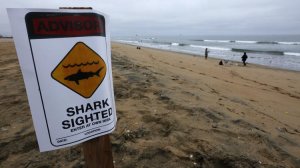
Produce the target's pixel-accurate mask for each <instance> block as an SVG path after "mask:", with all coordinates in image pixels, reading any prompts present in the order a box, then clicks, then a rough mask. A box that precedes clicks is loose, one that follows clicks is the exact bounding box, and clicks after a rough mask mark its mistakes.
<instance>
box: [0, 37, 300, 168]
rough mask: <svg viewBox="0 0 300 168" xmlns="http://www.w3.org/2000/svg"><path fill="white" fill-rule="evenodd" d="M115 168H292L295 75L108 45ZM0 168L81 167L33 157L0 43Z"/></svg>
mask: <svg viewBox="0 0 300 168" xmlns="http://www.w3.org/2000/svg"><path fill="white" fill-rule="evenodd" d="M112 62H113V76H114V88H115V96H116V104H117V116H118V123H117V129H116V131H115V132H114V133H113V134H112V135H111V139H112V147H113V155H114V160H115V167H120V168H121V167H122V168H123V167H128V168H133V167H149V168H152V167H160V168H161V167H166V168H169V167H170V168H171V167H172V168H174V167H241V168H242V167H243V168H244V167H245V168H246V167H300V122H299V121H300V111H299V109H300V72H293V71H285V70H277V69H270V68H266V67H262V66H257V65H251V64H249V65H247V66H246V67H243V66H242V64H241V63H235V62H233V63H227V64H225V65H224V66H219V65H218V62H219V61H218V60H215V59H208V60H205V59H204V58H203V57H198V56H192V55H185V54H179V53H173V52H166V51H159V50H153V49H147V48H142V49H141V50H137V49H136V47H135V46H129V45H123V44H118V43H113V45H112ZM0 65H1V66H0V72H1V74H0V80H1V82H0V89H1V92H0V105H1V111H0V118H2V120H1V122H0V132H1V134H0V167H28V168H29V167H83V166H84V160H83V157H82V151H81V148H80V146H74V147H71V148H65V149H62V150H56V151H51V152H45V153H39V151H38V149H37V143H36V138H35V133H34V129H33V125H32V120H31V114H30V111H29V107H28V103H27V97H26V93H25V88H24V83H23V79H22V75H21V73H20V68H19V65H18V61H17V57H16V53H15V48H14V45H13V43H12V42H11V41H0Z"/></svg>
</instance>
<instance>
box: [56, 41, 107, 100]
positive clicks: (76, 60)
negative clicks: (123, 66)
mask: <svg viewBox="0 0 300 168" xmlns="http://www.w3.org/2000/svg"><path fill="white" fill-rule="evenodd" d="M105 74H106V65H105V62H104V60H103V59H102V58H101V56H100V55H98V54H97V53H96V52H95V51H93V50H92V49H91V48H89V47H88V46H87V45H86V44H84V43H83V42H78V43H76V44H75V45H74V47H73V48H72V49H71V50H70V52H69V53H68V54H67V55H66V56H65V57H64V59H63V60H62V61H61V62H60V63H59V64H58V66H57V67H56V68H55V69H54V70H53V72H52V74H51V75H52V78H53V79H55V80H57V81H58V82H59V83H61V84H63V85H65V86H66V87H68V88H69V89H71V90H73V91H74V92H76V93H78V94H79V95H81V96H83V97H85V98H89V97H91V96H92V95H93V93H94V92H95V91H96V89H97V88H98V86H99V85H100V84H101V83H102V81H103V79H104V77H105Z"/></svg>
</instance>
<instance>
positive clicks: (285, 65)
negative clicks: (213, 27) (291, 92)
mask: <svg viewBox="0 0 300 168" xmlns="http://www.w3.org/2000/svg"><path fill="white" fill-rule="evenodd" d="M112 40H113V41H116V42H120V43H126V44H132V45H138V46H144V47H150V48H157V49H163V50H169V51H176V52H183V53H189V54H194V55H198V56H203V55H204V50H205V48H208V50H209V57H213V58H218V59H222V60H232V61H241V56H242V55H243V53H244V52H247V55H248V60H247V62H248V63H253V64H259V65H265V66H269V67H274V68H281V69H288V70H295V71H300V35H274V36H262V35H260V36H153V37H150V36H131V37H129V36H123V37H121V36H120V37H113V38H112Z"/></svg>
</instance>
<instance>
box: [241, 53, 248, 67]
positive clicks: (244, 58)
mask: <svg viewBox="0 0 300 168" xmlns="http://www.w3.org/2000/svg"><path fill="white" fill-rule="evenodd" d="M247 58H248V56H247V54H246V53H245V52H244V55H243V56H242V61H243V64H244V66H246V60H247Z"/></svg>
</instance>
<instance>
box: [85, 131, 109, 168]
mask: <svg viewBox="0 0 300 168" xmlns="http://www.w3.org/2000/svg"><path fill="white" fill-rule="evenodd" d="M83 153H84V159H85V163H86V165H87V167H88V168H113V167H114V164H113V157H112V149H111V143H110V138H109V135H104V136H101V137H98V138H94V139H91V140H89V141H86V142H84V143H83Z"/></svg>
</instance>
